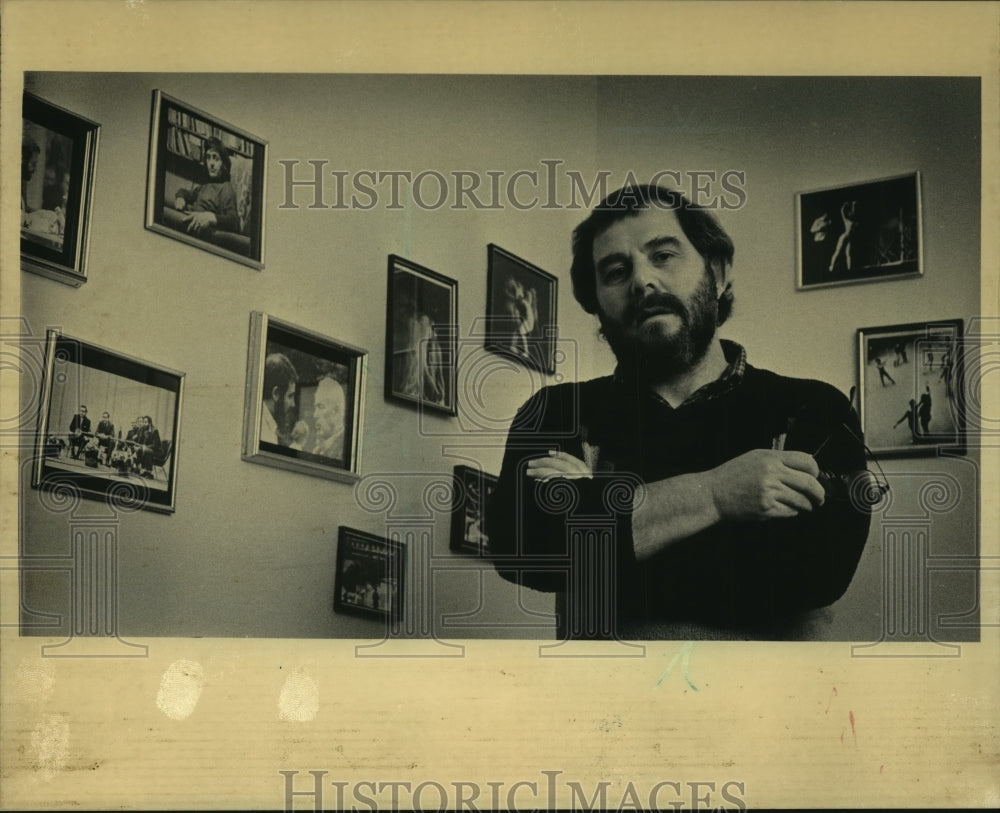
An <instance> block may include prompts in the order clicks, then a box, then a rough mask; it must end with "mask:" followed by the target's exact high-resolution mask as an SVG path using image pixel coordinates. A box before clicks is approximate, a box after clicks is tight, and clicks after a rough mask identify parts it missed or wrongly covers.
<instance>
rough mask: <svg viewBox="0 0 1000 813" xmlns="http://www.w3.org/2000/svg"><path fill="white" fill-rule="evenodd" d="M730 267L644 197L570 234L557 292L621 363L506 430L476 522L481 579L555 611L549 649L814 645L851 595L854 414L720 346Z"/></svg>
mask: <svg viewBox="0 0 1000 813" xmlns="http://www.w3.org/2000/svg"><path fill="white" fill-rule="evenodd" d="M733 257H734V248H733V243H732V240H731V239H730V237H729V235H728V234H726V232H725V231H724V229H723V228H722V226H721V225H720V224H719V222H718V220H717V219H716V218H715V216H714V215H713V214H712V213H711V212H709V211H708V210H706V209H703V208H700V207H698V206H696V205H694V204H692V203H691V202H690V201H689V200H688V199H687V198H686V197H685V196H684V195H682V194H680V193H678V192H675V191H672V190H669V189H665V188H663V187H658V186H646V185H643V186H628V187H625V188H623V189H619V190H618V191H616V192H614V193H612V194H611V195H609V196H608V197H607V198H606V199H605V200H603V201H602V202H601V203H600V204H599V205H598V206H597V208H596V209H595V210H594V211H593V212H592V213H591V214H590V216H589V217H588V218H587V219H586V220H585V221H584V222H583V223H581V224H580V225H579V226H578V227H577V229H576V230H575V231H574V234H573V263H572V267H571V270H570V274H571V277H572V281H573V293H574V295H575V297H576V299H577V301H578V302H579V303H580V304H581V305H582V307H583V308H584V310H586V311H587V312H589V313H592V314H595V315H596V316H597V318H598V320H599V322H600V327H601V332H602V334H603V335H604V336H605V337H606V339H607V341H608V343H609V344H610V346H611V348H612V350H613V351H614V354H615V357H616V359H617V362H618V364H617V367H616V369H615V371H614V374H613V375H609V376H606V377H603V378H597V379H593V380H590V381H585V382H577V383H566V384H559V385H556V386H550V387H545V388H543V389H542V390H540V391H539V392H538V393H536V394H535V395H534V396H532V398H531V399H529V401H528V402H527V403H526V404H525V405H524V406H523V407H522V408H521V409H520V410H519V411H518V414H517V416H516V417H515V419H514V421H513V424H512V426H511V429H510V434H509V436H508V442H507V449H506V452H505V455H504V460H503V464H502V467H501V472H500V476H499V482H498V484H497V487H496V490H495V491H494V495H493V499H492V501H491V504H490V508H489V511H488V513H487V517H488V534H489V538H490V546H491V550H492V552H493V555H494V565H495V567H496V568H497V570H498V572H499V573H500V574H501V575H502V576H503V577H504V578H506V579H508V580H510V581H513V582H515V583H518V584H521V585H525V586H527V587H531V588H534V589H538V590H545V591H554V592H555V593H556V594H557V599H556V612H557V618H558V625H557V627H558V635H559V636H560V637H561V638H579V639H612V638H618V639H652V638H684V639H690V638H717V639H761V638H766V639H785V638H796V637H815V624H816V623H817V620H818V618H817V611H818V610H819V608H823V607H826V606H828V605H830V604H832V603H833V602H834V601H836V600H837V599H838V598H840V596H841V595H843V593H844V592H845V590H846V589H847V587H848V585H849V584H850V581H851V579H852V577H853V575H854V571H855V568H856V566H857V563H858V560H859V558H860V556H861V552H862V550H863V548H864V544H865V541H866V539H867V535H868V526H869V522H870V502H871V499H870V492H871V480H870V475H869V474H868V472H867V470H866V469H865V456H864V451H865V447H864V443H863V441H862V438H861V429H860V425H859V422H858V419H857V415H856V414H855V412H854V410H853V409H852V407H851V404H850V402H849V401H848V399H847V398H845V397H844V395H843V394H842V393H840V392H839V391H838V390H836V389H835V388H834V387H832V386H830V385H828V384H825V383H823V382H820V381H814V380H806V379H794V378H787V377H784V376H779V375H777V374H775V373H773V372H770V371H767V370H762V369H758V368H755V367H753V366H751V365H750V364H749V363H748V362H747V358H746V352H745V351H744V349H743V347H741V346H740V345H739V344H737V343H735V342H732V341H728V340H725V339H722V338H720V336H719V332H718V328H719V326H720V325H722V323H723V322H725V321H726V319H727V318H728V317H729V315H730V312H731V310H732V306H733ZM859 494H860V495H861V497H860V498H859V496H858V495H859ZM820 620H821V619H820Z"/></svg>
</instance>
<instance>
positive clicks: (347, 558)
mask: <svg viewBox="0 0 1000 813" xmlns="http://www.w3.org/2000/svg"><path fill="white" fill-rule="evenodd" d="M405 553H406V547H405V545H403V543H402V542H396V541H394V540H391V539H385V538H383V537H381V536H374V535H373V534H367V533H364V532H363V531H358V530H355V529H354V528H347V527H345V526H343V525H341V526H340V531H339V533H338V535H337V574H336V578H335V580H334V587H333V609H334V610H335V611H336V612H338V613H351V614H354V615H363V616H367V617H369V618H383V619H386V620H387V621H395V622H398V621H399V620H401V619H402V617H403V584H404V580H403V571H404V558H405Z"/></svg>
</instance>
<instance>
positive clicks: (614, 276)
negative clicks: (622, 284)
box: [604, 265, 625, 282]
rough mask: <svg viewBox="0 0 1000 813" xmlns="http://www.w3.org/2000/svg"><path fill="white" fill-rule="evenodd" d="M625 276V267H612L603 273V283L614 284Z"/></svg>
mask: <svg viewBox="0 0 1000 813" xmlns="http://www.w3.org/2000/svg"><path fill="white" fill-rule="evenodd" d="M624 276H625V266H623V265H613V266H611V267H610V268H607V269H605V271H604V281H605V282H614V281H616V280H620V279H622V278H623V277H624Z"/></svg>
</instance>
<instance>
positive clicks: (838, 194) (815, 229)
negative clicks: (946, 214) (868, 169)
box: [796, 172, 923, 290]
mask: <svg viewBox="0 0 1000 813" xmlns="http://www.w3.org/2000/svg"><path fill="white" fill-rule="evenodd" d="M797 198H798V200H797V203H798V205H797V208H796V216H797V229H796V231H797V233H798V256H799V268H798V280H797V282H798V288H799V290H804V289H811V288H825V287H827V286H830V285H844V284H847V283H851V282H879V281H881V280H887V279H897V278H900V277H917V276H920V275H921V274H922V273H923V264H922V258H923V245H922V236H921V208H920V173H919V172H913V173H910V174H909V175H899V176H895V177H892V178H883V179H880V180H875V181H866V182H864V183H856V184H849V185H845V186H835V187H830V188H828V189H820V190H817V191H814V192H802V193H800V194H799V195H798V196H797Z"/></svg>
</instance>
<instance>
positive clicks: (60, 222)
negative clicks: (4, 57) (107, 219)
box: [21, 93, 101, 287]
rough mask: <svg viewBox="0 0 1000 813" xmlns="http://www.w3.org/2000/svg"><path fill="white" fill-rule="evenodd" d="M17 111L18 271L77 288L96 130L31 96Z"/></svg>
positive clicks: (84, 246)
mask: <svg viewBox="0 0 1000 813" xmlns="http://www.w3.org/2000/svg"><path fill="white" fill-rule="evenodd" d="M22 111H23V119H22V124H21V267H22V268H23V269H24V270H25V271H32V272H34V273H36V274H41V275H42V276H45V277H49V278H50V279H55V280H58V281H59V282H65V283H66V284H68V285H73V286H75V287H78V286H80V285H82V284H83V283H85V282H86V281H87V270H86V264H87V239H88V235H89V231H90V205H91V198H92V191H93V186H94V169H95V166H96V164H97V142H98V137H99V135H100V131H101V127H100V125H99V124H97V123H96V122H93V121H90V120H88V119H85V118H83V117H82V116H78V115H76V114H75V113H70V112H69V111H68V110H63V109H62V108H61V107H56V106H55V105H54V104H51V103H50V102H47V101H45V100H44V99H40V98H39V97H37V96H35V95H33V94H31V93H25V94H24V96H23V102H22Z"/></svg>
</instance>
